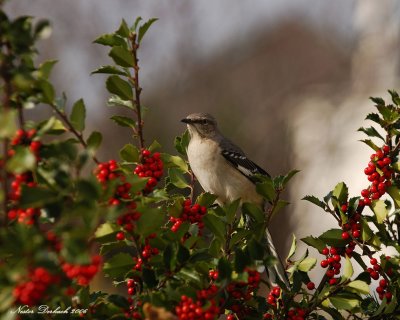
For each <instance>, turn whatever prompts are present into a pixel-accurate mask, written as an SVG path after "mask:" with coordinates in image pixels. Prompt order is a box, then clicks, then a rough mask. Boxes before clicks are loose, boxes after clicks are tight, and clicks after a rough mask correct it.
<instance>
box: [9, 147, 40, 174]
mask: <svg viewBox="0 0 400 320" xmlns="http://www.w3.org/2000/svg"><path fill="white" fill-rule="evenodd" d="M35 166H36V157H35V155H34V154H33V153H32V151H31V150H30V149H29V148H28V147H22V146H18V147H17V148H16V149H15V154H14V156H13V157H12V158H10V160H9V161H8V162H7V167H6V168H7V171H9V172H12V173H15V174H21V173H23V172H26V171H32V170H33V169H34V168H35Z"/></svg>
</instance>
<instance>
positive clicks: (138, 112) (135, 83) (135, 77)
mask: <svg viewBox="0 0 400 320" xmlns="http://www.w3.org/2000/svg"><path fill="white" fill-rule="evenodd" d="M130 40H131V45H132V49H131V52H132V56H133V70H134V75H133V79H131V81H132V82H133V87H134V89H135V98H134V99H133V105H134V106H135V108H136V116H137V126H138V127H137V135H138V137H139V144H140V148H141V149H143V148H144V138H143V120H142V105H141V102H140V93H141V92H142V88H141V87H140V85H139V59H138V53H137V51H138V49H139V43H137V42H136V40H137V35H136V33H135V32H134V33H132V34H131V36H130Z"/></svg>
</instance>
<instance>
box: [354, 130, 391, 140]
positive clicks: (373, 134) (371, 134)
mask: <svg viewBox="0 0 400 320" xmlns="http://www.w3.org/2000/svg"><path fill="white" fill-rule="evenodd" d="M358 131H361V132H364V133H365V134H366V135H367V136H368V137H376V138H379V139H381V140H383V141H385V139H384V138H383V137H382V136H381V135H380V133H379V132H378V131H376V129H375V128H374V127H369V128H363V127H361V128H360V129H358Z"/></svg>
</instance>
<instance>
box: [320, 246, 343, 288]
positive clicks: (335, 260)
mask: <svg viewBox="0 0 400 320" xmlns="http://www.w3.org/2000/svg"><path fill="white" fill-rule="evenodd" d="M322 254H323V255H325V257H326V259H325V260H322V261H321V267H322V268H328V270H327V271H326V276H327V277H328V278H329V284H330V285H334V284H336V283H337V281H338V278H335V275H338V274H339V273H340V268H341V267H342V265H341V263H340V260H341V256H340V254H339V252H338V249H337V248H335V247H331V248H330V249H329V248H327V247H325V248H324V249H322Z"/></svg>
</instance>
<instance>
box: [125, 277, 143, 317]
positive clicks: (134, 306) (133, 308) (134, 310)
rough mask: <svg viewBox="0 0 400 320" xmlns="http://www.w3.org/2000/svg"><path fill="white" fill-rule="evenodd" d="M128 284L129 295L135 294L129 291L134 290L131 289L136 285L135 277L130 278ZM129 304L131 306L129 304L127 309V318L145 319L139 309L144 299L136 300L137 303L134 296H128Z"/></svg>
mask: <svg viewBox="0 0 400 320" xmlns="http://www.w3.org/2000/svg"><path fill="white" fill-rule="evenodd" d="M127 285H128V294H129V295H133V294H135V293H132V294H130V293H129V292H130V291H132V290H129V289H130V288H134V287H135V281H134V280H133V279H129V280H128V282H127ZM133 291H135V289H133ZM128 304H129V305H130V306H129V309H127V310H125V318H126V319H136V320H140V319H143V318H142V315H141V314H140V312H139V311H138V310H139V308H140V307H142V301H140V300H136V303H135V301H134V300H133V299H132V297H128Z"/></svg>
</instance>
